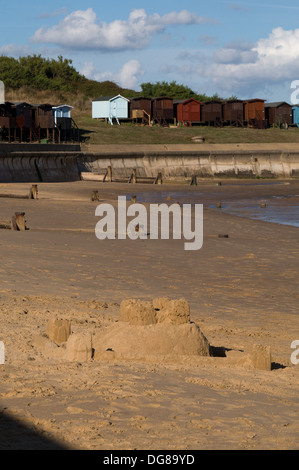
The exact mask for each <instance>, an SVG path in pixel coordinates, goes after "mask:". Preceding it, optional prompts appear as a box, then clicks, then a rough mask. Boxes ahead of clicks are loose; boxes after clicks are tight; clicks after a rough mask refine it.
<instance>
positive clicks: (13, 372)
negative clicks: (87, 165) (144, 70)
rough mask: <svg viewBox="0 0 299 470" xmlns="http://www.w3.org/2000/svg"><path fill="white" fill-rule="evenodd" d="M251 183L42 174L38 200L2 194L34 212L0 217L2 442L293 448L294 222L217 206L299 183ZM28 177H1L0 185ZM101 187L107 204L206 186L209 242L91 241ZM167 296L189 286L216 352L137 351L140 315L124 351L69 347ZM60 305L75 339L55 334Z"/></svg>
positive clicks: (5, 212)
mask: <svg viewBox="0 0 299 470" xmlns="http://www.w3.org/2000/svg"><path fill="white" fill-rule="evenodd" d="M254 183H255V184H252V181H251V182H250V181H243V182H242V181H241V182H240V181H223V182H222V186H217V185H216V182H215V181H200V182H199V184H198V186H196V187H192V188H191V187H189V186H183V187H182V186H175V185H161V186H159V187H157V186H153V185H142V184H137V185H129V184H116V183H111V184H110V183H104V184H101V183H95V182H86V181H85V182H83V181H82V182H75V183H57V184H54V183H53V184H48V183H40V184H39V185H38V189H39V199H38V200H22V199H12V198H8V199H5V198H1V200H0V204H1V216H0V218H1V219H9V218H10V217H11V216H12V215H13V214H14V212H16V211H22V212H25V214H26V220H27V226H28V228H29V230H27V231H25V232H15V231H10V230H1V231H0V246H1V251H0V259H1V265H0V270H1V285H0V315H1V329H0V341H3V343H4V344H5V364H4V365H0V412H1V419H0V431H1V438H0V449H60V448H62V449H85V450H95V449H98V450H101V449H105V450H119V449H120V450H133V449H137V450H163V449H164V450H198V449H211V450H214V449H233V450H247V449H249V450H257V449H268V450H274V449H298V447H299V445H298V442H299V439H298V436H299V424H298V422H299V421H298V417H299V407H298V389H299V366H298V365H297V366H296V365H294V364H292V362H291V353H292V352H293V351H292V349H291V343H292V342H293V341H294V340H298V339H299V322H298V300H299V292H298V259H299V257H298V255H299V244H298V243H299V239H298V230H299V229H298V228H296V227H291V226H283V225H279V224H274V223H268V222H262V221H258V220H249V219H246V218H242V217H237V216H233V215H229V214H227V213H224V212H223V211H222V210H219V209H213V208H210V207H209V206H210V205H211V204H215V206H216V203H218V202H222V203H224V202H226V201H236V200H240V199H241V198H254V200H255V201H267V202H268V204H269V201H271V196H273V195H283V196H286V195H287V196H293V197H297V195H299V181H296V180H295V181H282V182H281V184H280V185H278V184H276V185H272V184H265V182H264V181H260V182H256V181H255V182H254ZM29 186H30V184H28V183H22V184H1V185H0V192H1V193H3V192H5V191H7V193H9V194H11V193H13V192H15V193H17V194H22V193H27V190H28V188H29ZM93 190H98V191H99V195H100V200H101V202H108V203H112V204H114V205H115V204H116V200H117V196H118V195H124V194H128V196H130V195H132V194H135V195H136V196H137V202H138V198H141V193H143V192H153V191H156V192H157V191H160V192H162V193H163V192H164V191H172V193H173V192H175V191H182V190H183V191H186V192H188V191H191V192H192V191H193V192H194V193H196V194H197V196H198V193H199V195H200V198H201V199H202V203H203V204H204V244H203V247H202V249H201V250H199V251H189V252H188V251H185V250H184V245H183V243H184V241H183V240H172V239H171V240H150V239H149V240H136V241H134V240H129V239H127V240H104V241H100V240H98V239H97V238H96V237H95V233H94V229H95V224H96V222H97V219H96V217H95V208H96V206H97V204H98V202H92V201H91V194H92V191H93ZM138 195H139V196H138ZM168 202H169V201H168ZM219 235H222V236H221V237H219ZM223 235H225V236H223ZM165 297H169V298H170V299H182V298H183V299H186V301H187V302H188V303H189V306H190V319H191V322H192V324H196V325H197V326H198V328H199V329H200V331H201V332H202V333H203V335H204V336H205V338H207V340H208V342H209V344H210V346H211V351H212V352H213V355H211V356H208V357H207V356H201V355H198V356H196V355H192V354H191V355H188V354H181V352H180V353H179V354H164V353H165V351H162V352H161V351H160V352H159V353H158V351H155V350H153V351H152V354H150V351H149V350H146V354H144V351H142V341H141V342H140V334H141V335H142V334H143V333H142V331H143V330H142V328H152V326H151V325H135V328H136V330H135V331H136V338H137V336H138V338H139V343H138V344H139V347H138V348H135V349H131V350H130V351H131V354H129V353H127V351H124V353H123V354H117V351H116V352H115V351H114V350H109V349H113V348H106V349H108V350H107V351H106V354H104V353H105V351H104V353H103V351H102V354H99V356H98V357H96V356H93V357H92V358H88V357H89V356H88V355H87V356H86V357H85V356H84V355H83V356H80V358H79V359H78V357H77V356H75V355H74V354H73V355H72V354H69V355H67V354H66V352H67V347H66V345H67V343H68V341H70V339H71V340H72V341H73V342H74V343H76V341H77V340H78V341H79V340H80V341H81V343H80V348H81V349H80V348H79V349H80V351H81V352H82V350H83V349H82V348H84V347H85V345H86V344H87V343H88V341H87V343H86V342H84V341H85V340H86V339H88V338H95V337H97V336H98V335H99V334H101V332H102V331H103V330H105V331H109V329H110V328H112V329H113V328H119V327H120V323H119V314H120V305H121V303H122V302H123V301H124V300H127V299H140V300H141V301H142V302H152V301H153V299H155V298H165ZM54 318H58V319H61V320H63V321H64V322H65V323H66V324H67V325H68V324H70V325H71V333H70V336H69V337H68V339H67V337H66V338H65V339H67V341H66V342H62V343H60V344H57V343H56V342H55V341H52V340H51V339H50V338H49V329H48V330H47V328H49V321H53V319H54ZM68 321H69V323H68ZM157 326H158V327H160V328H162V327H161V325H157ZM172 326H173V325H172ZM178 326H180V325H178ZM183 326H184V325H183ZM126 328H129V326H128V325H126ZM130 328H131V329H130V335H129V336H128V339H129V340H130V345H132V342H133V341H134V333H133V334H132V328H134V325H130ZM128 331H129V330H128ZM137 331H139V333H138V334H137ZM161 334H163V331H162V330H161ZM67 336H68V335H67ZM83 340H84V341H83ZM76 344H78V343H76ZM256 347H258V348H264V349H265V350H271V370H262V369H260V368H257V367H255V366H254V365H253V362H252V361H250V360H247V359H246V358H250V357H253V356H252V352H253V351H255V349H254V348H256ZM114 348H116V349H117V344H116V346H115V345H114ZM70 349H71V352H73V349H72V348H70ZM87 349H88V348H87ZM87 349H86V350H87ZM132 351H133V352H132ZM298 356H299V354H298ZM82 358H83V359H82Z"/></svg>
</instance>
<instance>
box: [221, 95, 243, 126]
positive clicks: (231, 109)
mask: <svg viewBox="0 0 299 470" xmlns="http://www.w3.org/2000/svg"><path fill="white" fill-rule="evenodd" d="M222 114H223V120H224V121H225V122H227V123H229V124H230V125H239V126H243V121H244V104H243V101H242V100H238V99H234V100H227V101H224V102H223V105H222Z"/></svg>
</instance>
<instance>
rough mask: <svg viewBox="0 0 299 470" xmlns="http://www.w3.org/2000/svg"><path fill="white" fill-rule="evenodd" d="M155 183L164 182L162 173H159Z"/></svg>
mask: <svg viewBox="0 0 299 470" xmlns="http://www.w3.org/2000/svg"><path fill="white" fill-rule="evenodd" d="M154 184H162V173H158V174H157V176H156V178H155V180H154Z"/></svg>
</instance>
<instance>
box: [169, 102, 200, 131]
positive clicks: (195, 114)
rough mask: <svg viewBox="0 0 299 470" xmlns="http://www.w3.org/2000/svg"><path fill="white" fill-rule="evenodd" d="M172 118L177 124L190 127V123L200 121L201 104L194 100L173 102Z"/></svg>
mask: <svg viewBox="0 0 299 470" xmlns="http://www.w3.org/2000/svg"><path fill="white" fill-rule="evenodd" d="M173 107H174V117H175V119H176V120H177V122H179V123H182V124H184V125H192V123H197V122H200V120H201V103H200V102H199V101H197V100H195V99H194V98H189V99H184V100H174V102H173Z"/></svg>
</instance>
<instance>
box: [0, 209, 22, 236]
mask: <svg viewBox="0 0 299 470" xmlns="http://www.w3.org/2000/svg"><path fill="white" fill-rule="evenodd" d="M1 228H2V229H6V230H16V231H21V232H23V231H25V230H28V229H27V227H26V220H25V212H15V215H13V216H12V218H11V220H10V221H0V229H1Z"/></svg>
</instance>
